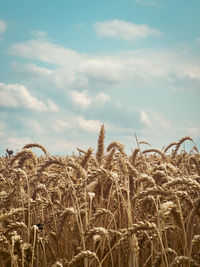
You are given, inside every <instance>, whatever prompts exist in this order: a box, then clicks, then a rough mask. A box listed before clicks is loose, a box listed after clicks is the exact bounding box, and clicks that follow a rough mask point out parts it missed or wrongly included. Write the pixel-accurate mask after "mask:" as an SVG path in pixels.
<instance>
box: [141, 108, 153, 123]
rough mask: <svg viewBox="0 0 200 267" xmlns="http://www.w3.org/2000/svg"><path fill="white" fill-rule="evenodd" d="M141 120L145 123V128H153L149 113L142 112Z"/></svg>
mask: <svg viewBox="0 0 200 267" xmlns="http://www.w3.org/2000/svg"><path fill="white" fill-rule="evenodd" d="M140 119H141V122H142V123H144V125H145V126H147V127H149V126H151V121H150V119H149V117H148V115H147V113H146V112H145V111H144V110H142V111H141V114H140Z"/></svg>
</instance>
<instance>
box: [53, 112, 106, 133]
mask: <svg viewBox="0 0 200 267" xmlns="http://www.w3.org/2000/svg"><path fill="white" fill-rule="evenodd" d="M101 125H102V122H100V121H99V120H95V119H94V120H93V119H92V120H88V119H85V118H84V117H83V116H76V115H72V116H71V117H66V118H65V119H64V120H63V119H62V120H61V119H58V120H57V122H56V123H55V124H54V125H52V129H53V130H54V131H56V132H64V131H66V130H75V131H80V130H81V131H83V132H85V133H96V132H98V131H99V129H100V127H101Z"/></svg>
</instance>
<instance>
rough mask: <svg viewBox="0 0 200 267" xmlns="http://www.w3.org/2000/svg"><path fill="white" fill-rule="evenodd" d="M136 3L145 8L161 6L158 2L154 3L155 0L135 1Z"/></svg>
mask: <svg viewBox="0 0 200 267" xmlns="http://www.w3.org/2000/svg"><path fill="white" fill-rule="evenodd" d="M135 2H136V3H138V4H141V5H145V6H158V4H159V2H158V1H153V0H135Z"/></svg>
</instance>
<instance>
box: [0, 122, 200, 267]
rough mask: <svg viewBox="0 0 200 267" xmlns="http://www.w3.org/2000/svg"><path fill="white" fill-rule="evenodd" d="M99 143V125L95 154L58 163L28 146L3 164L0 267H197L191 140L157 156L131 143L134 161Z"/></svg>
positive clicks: (199, 189) (197, 202)
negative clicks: (187, 145) (186, 145)
mask: <svg viewBox="0 0 200 267" xmlns="http://www.w3.org/2000/svg"><path fill="white" fill-rule="evenodd" d="M104 139H105V129H104V125H102V127H101V129H100V133H99V137H98V144H97V149H96V151H95V150H93V149H92V148H89V149H88V150H87V151H84V150H82V149H81V148H77V150H78V153H77V155H72V156H66V157H64V156H62V157H59V156H51V155H49V153H48V152H47V151H46V149H45V148H44V147H43V146H42V145H40V144H27V145H26V146H24V148H23V149H22V150H21V151H20V152H18V153H17V154H15V155H11V154H8V155H7V157H1V158H0V188H1V191H0V266H1V267H10V266H11V267H17V266H18V267H21V266H22V267H28V266H30V267H37V266H38V267H61V266H65V267H68V266H69V267H70V266H71V267H73V266H74V267H82V266H83V267H89V266H90V267H99V266H102V267H103V266H105V267H106V266H109V267H143V266H144V267H145V266H146V267H147V266H153V267H156V266H198V267H199V266H200V154H199V151H198V148H197V147H196V145H195V143H194V141H193V140H192V138H191V137H189V136H186V137H183V138H181V139H180V140H178V141H175V142H174V143H171V144H169V145H167V146H166V147H165V148H163V149H162V150H158V149H154V148H152V147H151V146H150V144H148V143H146V142H143V141H139V140H138V139H137V137H136V141H137V147H136V148H135V149H133V151H132V154H131V155H127V154H126V153H125V148H124V146H123V144H121V143H120V142H112V143H111V144H109V146H108V147H105V145H104ZM186 143H190V144H192V146H193V148H192V149H191V150H190V151H187V150H186V149H184V146H185V144H186ZM33 148H34V149H33ZM144 148H145V149H144ZM35 149H40V150H41V151H42V153H43V155H42V156H37V155H36V154H35V153H34V152H33V151H35Z"/></svg>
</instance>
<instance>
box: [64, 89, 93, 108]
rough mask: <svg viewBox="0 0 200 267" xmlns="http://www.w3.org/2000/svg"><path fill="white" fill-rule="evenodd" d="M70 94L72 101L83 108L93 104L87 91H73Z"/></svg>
mask: <svg viewBox="0 0 200 267" xmlns="http://www.w3.org/2000/svg"><path fill="white" fill-rule="evenodd" d="M69 94H70V96H71V99H72V101H73V102H74V103H75V104H76V105H78V106H80V107H82V108H87V107H88V106H89V105H90V103H91V99H90V98H89V97H88V95H87V94H88V92H87V91H83V92H77V91H76V90H73V91H69Z"/></svg>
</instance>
